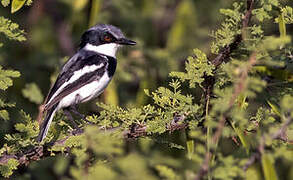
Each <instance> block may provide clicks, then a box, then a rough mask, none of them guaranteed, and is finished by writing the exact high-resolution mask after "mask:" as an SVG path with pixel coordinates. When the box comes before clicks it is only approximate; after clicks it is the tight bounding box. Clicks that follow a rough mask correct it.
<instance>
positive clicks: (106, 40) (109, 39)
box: [104, 35, 112, 42]
mask: <svg viewBox="0 0 293 180" xmlns="http://www.w3.org/2000/svg"><path fill="white" fill-rule="evenodd" d="M104 41H105V42H111V41H112V38H111V37H110V36H109V35H105V36H104Z"/></svg>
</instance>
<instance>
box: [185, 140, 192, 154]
mask: <svg viewBox="0 0 293 180" xmlns="http://www.w3.org/2000/svg"><path fill="white" fill-rule="evenodd" d="M186 146H187V157H188V159H191V157H192V154H193V153H194V140H188V141H187V142H186Z"/></svg>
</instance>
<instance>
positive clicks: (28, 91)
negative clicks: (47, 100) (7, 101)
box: [21, 83, 44, 104]
mask: <svg viewBox="0 0 293 180" xmlns="http://www.w3.org/2000/svg"><path fill="white" fill-rule="evenodd" d="M21 92H22V95H23V96H24V97H26V98H28V99H29V100H30V101H31V102H33V103H36V104H41V103H42V102H43V100H44V97H43V95H42V92H41V90H40V89H39V87H38V86H37V85H36V84H35V83H29V84H26V85H25V88H24V89H23V90H22V91H21Z"/></svg>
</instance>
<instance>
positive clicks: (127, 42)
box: [116, 38, 136, 46]
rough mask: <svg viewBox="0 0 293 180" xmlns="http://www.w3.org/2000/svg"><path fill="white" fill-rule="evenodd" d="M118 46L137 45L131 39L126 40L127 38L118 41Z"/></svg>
mask: <svg viewBox="0 0 293 180" xmlns="http://www.w3.org/2000/svg"><path fill="white" fill-rule="evenodd" d="M116 42H117V43H118V44H122V45H132V46H133V45H136V42H135V41H132V40H130V39H126V38H121V39H118V40H117V41H116Z"/></svg>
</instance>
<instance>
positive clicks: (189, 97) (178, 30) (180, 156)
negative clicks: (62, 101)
mask: <svg viewBox="0 0 293 180" xmlns="http://www.w3.org/2000/svg"><path fill="white" fill-rule="evenodd" d="M17 3H18V5H16V4H17ZM1 4H2V6H3V7H0V9H1V11H0V15H1V16H0V33H1V36H2V35H4V38H3V40H2V39H1V43H2V44H3V45H2V47H1V49H0V63H1V68H0V89H1V93H0V95H1V96H0V97H1V99H0V108H1V109H0V117H1V119H4V120H6V121H3V123H2V124H3V126H1V131H0V135H1V136H2V137H3V138H2V139H3V140H2V141H1V147H2V148H1V149H0V155H1V156H4V155H7V154H8V155H11V154H21V153H25V152H26V151H27V150H29V149H31V148H33V147H37V146H38V144H37V142H36V141H35V138H36V136H37V134H38V122H37V121H36V118H35V117H36V115H37V112H38V108H37V107H38V105H40V104H41V103H42V101H43V95H42V94H46V92H48V90H49V88H50V84H52V82H53V81H54V79H55V78H56V76H57V74H58V70H59V69H60V66H61V65H62V64H63V63H64V62H65V61H66V60H67V59H68V57H65V58H62V57H64V56H65V55H66V56H71V55H72V54H74V52H75V49H77V45H78V42H79V38H80V35H81V34H82V32H83V31H85V30H86V29H87V28H88V27H89V26H92V25H93V24H95V23H110V24H114V25H117V26H118V27H120V28H121V29H122V30H123V32H125V34H126V36H127V37H130V38H131V39H134V40H136V41H137V42H138V45H137V46H136V47H134V48H132V49H123V50H122V52H121V53H120V54H119V55H118V67H117V72H116V74H115V76H114V79H113V81H112V82H111V84H110V86H109V87H108V90H107V91H106V92H105V93H104V95H103V98H102V100H100V101H103V102H99V103H97V105H98V107H99V108H97V106H96V103H95V102H94V101H93V102H91V103H88V104H86V105H82V106H81V108H80V109H81V111H83V112H85V113H87V114H88V113H91V114H90V115H88V116H87V117H86V119H87V121H89V122H90V124H88V123H87V122H86V121H84V120H80V119H77V120H78V122H77V123H78V125H79V127H80V128H82V129H83V130H84V133H82V134H79V135H76V136H68V135H69V134H70V132H72V131H73V126H72V124H70V123H69V122H68V121H67V119H66V118H65V117H64V115H63V113H62V112H61V111H60V112H59V113H58V114H57V115H56V117H55V118H54V121H53V123H52V126H51V129H50V131H49V134H48V137H47V138H46V139H45V142H43V143H42V144H41V145H44V147H49V152H47V154H48V155H49V156H50V157H46V158H44V159H42V160H40V161H38V162H33V163H30V164H29V165H28V166H26V167H18V166H19V161H17V160H15V159H14V157H12V158H11V159H9V160H8V161H7V162H3V161H2V162H1V165H0V172H1V175H2V176H4V177H10V178H12V179H109V180H110V179H113V180H114V179H118V178H119V179H122V180H123V179H127V180H128V179H146V180H151V179H195V177H196V175H197V174H198V173H199V170H200V166H201V164H202V163H203V161H204V158H205V156H206V154H207V153H208V152H213V157H212V159H211V161H210V163H209V167H210V170H209V171H208V174H207V175H206V176H205V177H204V179H225V180H226V179H266V180H267V179H288V180H289V179H292V178H293V174H292V171H291V170H292V169H293V151H292V141H293V139H292V135H293V126H292V124H291V125H288V127H287V130H286V131H285V134H283V135H282V136H285V137H282V139H281V140H280V139H276V138H273V136H272V135H274V134H275V133H277V132H278V131H279V129H280V128H281V127H283V125H284V124H285V123H286V122H288V121H289V120H290V119H292V118H293V105H292V101H293V85H292V81H293V71H292V69H293V65H292V62H293V57H292V53H293V52H292V51H293V47H292V42H291V36H292V32H293V31H292V28H293V27H292V25H291V24H292V16H293V15H292V5H293V3H292V2H290V1H287V0H284V1H279V0H260V1H256V3H255V5H254V9H253V11H252V15H253V16H252V18H251V23H250V24H249V26H248V27H247V28H245V29H242V19H243V16H244V13H245V12H246V8H247V7H246V4H245V3H244V1H243V2H242V1H241V2H239V1H226V0H215V1H200V0H159V1H156V0H142V1H137V0H128V1H121V0H111V1H102V0H91V1H90V0H75V1H71V0H54V1H53V0H43V1H34V2H33V3H32V1H30V0H27V1H24V0H23V1H21V0H12V1H10V0H1ZM9 5H10V6H11V10H12V9H13V10H12V12H15V13H14V14H13V15H11V14H10V9H9V8H8V7H7V6H9ZM23 5H31V6H30V7H23ZM219 14H221V15H222V16H219ZM14 21H15V22H17V23H14ZM18 24H19V25H20V26H21V27H23V29H25V31H26V33H24V31H23V30H22V29H21V28H19V25H18ZM213 29H215V30H213ZM237 35H242V36H243V38H244V39H243V41H242V42H241V44H240V45H239V47H238V48H237V49H236V50H235V51H234V52H233V53H232V54H231V57H229V60H227V62H226V63H223V64H222V65H221V66H219V67H218V68H217V69H216V68H215V66H214V65H212V63H210V61H209V60H211V59H212V58H213V57H214V56H216V55H217V54H218V53H219V52H221V50H222V49H223V48H224V47H227V45H229V44H230V43H231V42H233V41H234V39H235V36H237ZM25 39H27V41H26V42H25V43H16V42H17V41H18V42H22V41H24V40H25ZM11 40H12V41H11ZM195 47H196V49H194V48H195ZM192 49H194V50H193V51H192ZM199 49H201V50H199ZM209 52H211V54H208V53H209ZM254 53H255V54H256V56H255V63H254V64H252V63H251V61H252V60H251V58H252V56H251V54H254ZM188 55H189V56H188ZM185 59H186V61H185ZM251 65H253V67H251ZM11 68H12V69H17V70H18V71H20V72H21V74H22V76H21V78H18V79H15V80H14V81H13V78H16V77H19V76H20V73H19V72H18V71H15V70H7V69H11ZM243 74H244V75H243ZM207 76H209V77H213V78H215V85H214V89H213V96H212V97H210V100H209V101H207V102H208V103H209V104H205V102H206V99H205V98H206V96H205V93H206V92H205V89H204V87H205V86H204V84H203V82H204V80H205V79H204V78H205V77H207ZM32 82H33V83H32ZM12 85H13V86H12ZM11 86H12V87H11ZM9 87H10V88H9ZM7 88H9V89H8V90H7ZM237 88H238V89H237ZM239 89H240V90H239ZM237 90H238V91H239V92H238V91H237ZM238 93H239V94H238ZM235 96H236V97H235ZM232 100H235V102H234V101H232ZM27 112H28V113H27ZM223 116H225V117H226V118H227V123H226V124H225V126H224V127H223V130H222V131H221V134H220V137H221V138H220V140H219V141H218V142H216V143H212V142H213V139H212V138H213V135H214V133H215V131H216V130H217V129H218V126H219V122H220V121H221V118H222V117H223ZM8 120H9V121H8ZM177 121H178V122H177ZM174 124H176V125H178V126H180V125H186V126H187V128H186V129H185V130H181V131H175V130H172V127H173V126H172V125H174ZM139 128H141V129H143V132H145V134H143V136H142V137H138V138H130V137H125V134H127V133H135V132H134V131H135V130H136V129H139ZM138 136H141V134H140V135H138ZM52 142H59V143H55V144H53V145H52ZM256 152H259V153H260V157H259V159H257V160H256V161H255V163H253V164H252V165H251V166H250V167H248V170H247V171H245V170H243V166H244V165H245V164H246V163H247V162H248V161H249V159H250V157H251V156H253V155H254V154H255V153H256Z"/></svg>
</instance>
